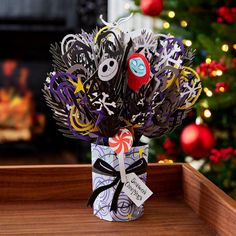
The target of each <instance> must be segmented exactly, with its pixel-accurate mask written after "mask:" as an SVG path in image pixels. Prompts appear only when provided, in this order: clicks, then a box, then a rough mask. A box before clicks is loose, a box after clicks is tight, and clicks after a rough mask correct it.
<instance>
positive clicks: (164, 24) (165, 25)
mask: <svg viewBox="0 0 236 236" xmlns="http://www.w3.org/2000/svg"><path fill="white" fill-rule="evenodd" d="M163 28H164V29H169V28H170V23H169V22H167V21H165V22H163Z"/></svg>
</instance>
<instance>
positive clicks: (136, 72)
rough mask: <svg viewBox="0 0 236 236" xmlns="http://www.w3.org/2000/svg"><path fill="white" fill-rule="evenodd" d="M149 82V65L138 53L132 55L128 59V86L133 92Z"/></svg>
mask: <svg viewBox="0 0 236 236" xmlns="http://www.w3.org/2000/svg"><path fill="white" fill-rule="evenodd" d="M149 81H150V65H149V62H148V60H147V58H146V57H145V56H144V55H143V54H140V53H133V54H131V55H130V57H129V59H128V86H129V88H130V89H132V90H133V91H134V92H138V91H139V89H140V88H141V87H142V86H143V85H145V84H147V83H148V82H149Z"/></svg>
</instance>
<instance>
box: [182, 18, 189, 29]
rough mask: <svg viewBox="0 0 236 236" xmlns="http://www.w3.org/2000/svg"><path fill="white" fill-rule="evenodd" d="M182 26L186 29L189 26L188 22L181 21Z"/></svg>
mask: <svg viewBox="0 0 236 236" xmlns="http://www.w3.org/2000/svg"><path fill="white" fill-rule="evenodd" d="M180 25H181V26H182V27H183V28H185V27H187V26H188V22H187V21H185V20H181V21H180Z"/></svg>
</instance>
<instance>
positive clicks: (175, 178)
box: [0, 164, 236, 236]
mask: <svg viewBox="0 0 236 236" xmlns="http://www.w3.org/2000/svg"><path fill="white" fill-rule="evenodd" d="M148 186H149V187H150V188H151V189H152V191H153V192H154V195H153V196H152V198H151V199H149V200H147V202H146V203H145V213H144V215H143V216H142V217H141V218H140V219H138V220H136V221H132V222H106V221H102V220H100V219H98V218H97V217H95V216H93V214H92V209H90V208H88V207H87V206H86V203H87V199H88V196H89V195H90V192H91V166H90V165H60V166H6V167H0V213H1V214H0V235H181V236H182V235H188V236H191V235H201V236H202V235H224V236H225V235H236V203H235V201H234V200H232V199H231V198H230V197H228V196H227V195H226V194H224V193H223V192H222V191H221V190H220V189H218V188H217V187H216V186H215V185H214V184H212V183H211V182H210V181H209V180H207V179H206V178H205V177H204V176H202V175H201V174H200V173H198V172H197V171H196V170H194V169H193V168H191V167H190V166H189V165H187V164H169V165H168V164H149V167H148Z"/></svg>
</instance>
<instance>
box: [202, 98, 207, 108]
mask: <svg viewBox="0 0 236 236" xmlns="http://www.w3.org/2000/svg"><path fill="white" fill-rule="evenodd" d="M201 106H202V107H204V108H208V107H209V105H208V102H207V100H206V99H205V100H203V101H202V102H201Z"/></svg>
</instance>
